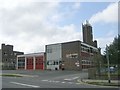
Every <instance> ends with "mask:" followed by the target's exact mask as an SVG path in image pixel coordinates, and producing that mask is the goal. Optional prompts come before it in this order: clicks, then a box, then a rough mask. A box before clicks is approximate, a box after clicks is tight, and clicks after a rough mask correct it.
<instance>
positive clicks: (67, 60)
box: [46, 41, 100, 70]
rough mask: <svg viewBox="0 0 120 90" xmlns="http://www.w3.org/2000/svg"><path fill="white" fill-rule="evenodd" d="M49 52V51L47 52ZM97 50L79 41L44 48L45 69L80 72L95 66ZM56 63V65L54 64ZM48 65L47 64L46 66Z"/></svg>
mask: <svg viewBox="0 0 120 90" xmlns="http://www.w3.org/2000/svg"><path fill="white" fill-rule="evenodd" d="M49 50H50V51H49ZM99 53H100V52H99V49H98V48H96V47H93V46H91V45H88V44H86V43H83V42H81V41H71V42H65V43H59V44H51V45H47V46H46V62H47V69H51V70H56V68H57V70H59V69H63V70H82V69H88V68H91V67H94V66H95V62H96V59H95V57H96V56H97V55H99ZM56 62H57V63H56ZM48 63H49V64H48Z"/></svg>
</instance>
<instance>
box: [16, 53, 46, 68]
mask: <svg viewBox="0 0 120 90" xmlns="http://www.w3.org/2000/svg"><path fill="white" fill-rule="evenodd" d="M16 69H24V70H44V69H45V53H43V52H41V53H31V54H24V55H18V56H17V66H16Z"/></svg>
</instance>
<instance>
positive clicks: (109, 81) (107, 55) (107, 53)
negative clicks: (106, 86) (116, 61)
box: [106, 45, 111, 83]
mask: <svg viewBox="0 0 120 90" xmlns="http://www.w3.org/2000/svg"><path fill="white" fill-rule="evenodd" d="M106 57H107V64H108V83H111V78H110V68H109V67H110V63H109V52H108V46H107V45H106Z"/></svg>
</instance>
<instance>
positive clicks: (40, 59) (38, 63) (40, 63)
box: [35, 56, 44, 70]
mask: <svg viewBox="0 0 120 90" xmlns="http://www.w3.org/2000/svg"><path fill="white" fill-rule="evenodd" d="M35 60H36V61H35V62H36V67H35V69H41V70H43V69H44V68H43V56H39V57H36V59H35Z"/></svg>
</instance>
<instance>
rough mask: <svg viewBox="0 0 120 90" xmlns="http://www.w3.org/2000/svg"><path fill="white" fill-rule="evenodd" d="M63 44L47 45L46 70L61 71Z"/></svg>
mask: <svg viewBox="0 0 120 90" xmlns="http://www.w3.org/2000/svg"><path fill="white" fill-rule="evenodd" d="M61 50H62V47H61V44H51V45H46V50H45V51H46V60H47V61H46V68H47V69H50V70H58V69H60V68H61V67H60V64H61V58H62V51H61Z"/></svg>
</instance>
